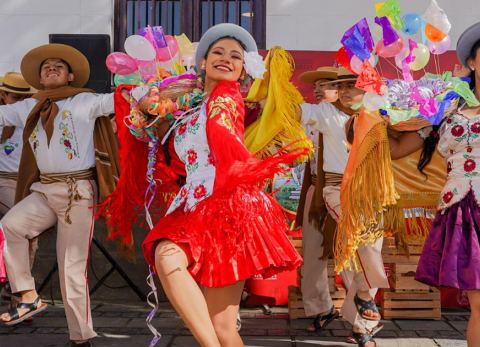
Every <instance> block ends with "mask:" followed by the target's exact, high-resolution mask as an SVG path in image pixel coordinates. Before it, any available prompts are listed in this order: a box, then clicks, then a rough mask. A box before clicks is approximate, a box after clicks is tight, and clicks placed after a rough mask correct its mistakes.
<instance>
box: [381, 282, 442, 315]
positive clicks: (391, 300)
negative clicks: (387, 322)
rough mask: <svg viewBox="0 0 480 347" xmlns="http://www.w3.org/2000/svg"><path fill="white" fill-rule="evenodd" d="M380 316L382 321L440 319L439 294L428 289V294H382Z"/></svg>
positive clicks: (412, 292)
mask: <svg viewBox="0 0 480 347" xmlns="http://www.w3.org/2000/svg"><path fill="white" fill-rule="evenodd" d="M381 307H382V316H383V318H384V319H392V318H404V319H405V318H407V319H435V320H440V319H441V318H442V312H441V304H440V292H439V291H438V289H435V288H430V290H429V291H428V292H415V291H404V292H397V291H387V290H384V291H383V292H382V301H381Z"/></svg>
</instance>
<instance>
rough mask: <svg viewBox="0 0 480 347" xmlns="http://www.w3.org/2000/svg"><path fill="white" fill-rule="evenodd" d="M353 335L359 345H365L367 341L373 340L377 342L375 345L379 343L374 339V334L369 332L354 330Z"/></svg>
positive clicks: (361, 346) (360, 346)
mask: <svg viewBox="0 0 480 347" xmlns="http://www.w3.org/2000/svg"><path fill="white" fill-rule="evenodd" d="M352 336H353V338H354V339H355V340H357V344H358V347H365V345H366V344H367V342H373V343H374V344H375V347H376V346H377V343H376V342H375V340H374V339H373V336H371V335H370V334H368V333H356V332H352Z"/></svg>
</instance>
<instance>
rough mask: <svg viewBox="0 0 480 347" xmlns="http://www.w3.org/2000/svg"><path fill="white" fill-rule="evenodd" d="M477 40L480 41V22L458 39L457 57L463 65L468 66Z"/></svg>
mask: <svg viewBox="0 0 480 347" xmlns="http://www.w3.org/2000/svg"><path fill="white" fill-rule="evenodd" d="M477 41H480V22H478V23H476V24H473V25H472V26H470V27H469V28H467V29H466V30H465V31H464V32H463V33H462V35H460V37H459V39H458V41H457V57H458V59H459V60H460V62H461V63H462V64H463V65H465V66H468V65H467V60H468V58H469V57H470V54H471V53H472V48H473V45H475V43H477Z"/></svg>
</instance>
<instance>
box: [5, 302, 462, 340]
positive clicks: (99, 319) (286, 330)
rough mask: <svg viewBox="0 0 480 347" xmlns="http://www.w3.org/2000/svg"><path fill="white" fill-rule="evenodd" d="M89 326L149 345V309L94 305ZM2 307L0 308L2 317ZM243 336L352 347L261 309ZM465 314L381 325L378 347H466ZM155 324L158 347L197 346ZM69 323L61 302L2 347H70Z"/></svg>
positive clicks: (177, 324) (103, 336)
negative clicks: (160, 337)
mask: <svg viewBox="0 0 480 347" xmlns="http://www.w3.org/2000/svg"><path fill="white" fill-rule="evenodd" d="M92 308H93V313H92V315H93V324H94V327H95V329H96V331H97V332H98V334H99V338H97V339H95V340H94V346H95V347H104V346H111V347H127V346H134V347H141V346H148V344H149V341H150V339H151V335H150V332H149V330H148V328H147V327H146V325H145V317H146V314H147V312H148V308H147V307H146V306H144V305H142V304H141V303H138V302H136V303H132V304H121V305H120V304H118V303H116V304H113V303H112V304H110V303H104V302H103V303H101V302H93V303H92ZM3 311H5V306H3V307H0V312H3ZM241 316H242V330H241V334H242V336H243V338H244V341H245V345H246V346H247V347H270V346H272V347H310V346H311V347H314V346H344V347H347V346H351V347H353V346H355V345H352V344H347V343H346V342H345V337H346V336H348V335H349V333H350V326H349V325H348V323H346V322H344V321H342V320H338V321H335V322H333V323H332V324H331V325H329V327H328V330H327V331H325V333H324V334H322V336H318V335H316V334H312V333H308V332H306V331H305V327H306V326H307V325H308V324H309V323H310V321H309V320H306V319H300V320H294V321H289V319H288V314H287V309H286V308H284V307H279V308H273V313H272V315H264V314H263V312H262V311H261V310H260V309H242V311H241ZM467 319H468V312H466V311H449V312H445V313H444V316H443V320H442V321H426V320H394V321H385V322H383V323H384V324H385V328H384V329H383V330H382V331H381V332H380V333H379V334H378V338H377V344H378V346H379V347H417V346H418V347H435V346H436V347H438V346H440V347H466V346H467V344H466V342H465V330H466V326H467ZM154 322H155V323H154V325H155V327H157V329H158V330H159V331H160V332H161V333H162V334H163V338H162V339H161V340H160V342H159V343H158V344H157V346H159V347H190V346H192V347H194V346H198V345H197V344H196V343H195V341H194V340H193V338H192V337H191V335H190V334H189V332H188V330H187V329H186V328H185V327H184V325H183V323H182V322H181V320H180V319H179V318H178V317H177V316H176V314H175V312H173V310H172V309H171V308H170V307H169V306H168V305H167V304H162V307H161V309H160V311H159V313H158V314H157V318H155V320H154ZM66 324H67V322H66V320H65V315H64V313H63V308H62V306H61V304H60V303H59V302H55V305H54V306H50V307H49V309H48V310H46V311H45V312H43V313H41V314H39V316H38V317H35V319H34V320H33V322H30V323H22V324H20V325H18V326H16V327H6V326H0V347H57V346H58V347H60V346H65V344H66V343H67V342H68V335H67V325H66Z"/></svg>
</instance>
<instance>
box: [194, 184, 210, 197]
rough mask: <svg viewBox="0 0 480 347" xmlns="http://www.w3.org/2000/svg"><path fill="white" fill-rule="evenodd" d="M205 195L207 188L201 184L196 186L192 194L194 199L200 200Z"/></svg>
mask: <svg viewBox="0 0 480 347" xmlns="http://www.w3.org/2000/svg"><path fill="white" fill-rule="evenodd" d="M206 194H207V188H205V186H204V185H203V184H200V185H199V186H197V187H196V188H195V190H194V192H193V197H194V198H195V199H201V198H203V197H204V196H205V195H206Z"/></svg>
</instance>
